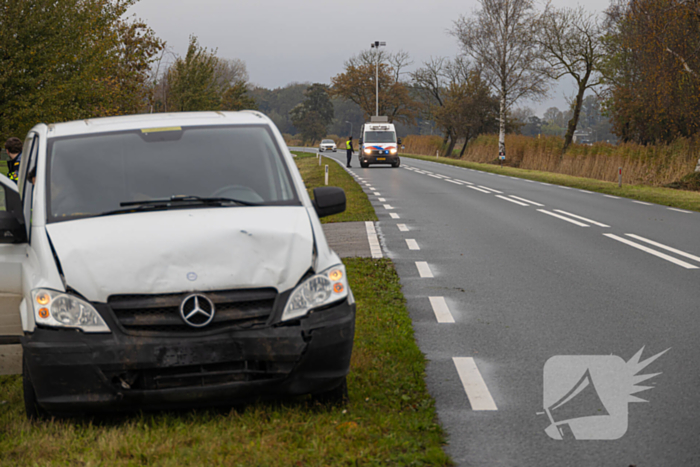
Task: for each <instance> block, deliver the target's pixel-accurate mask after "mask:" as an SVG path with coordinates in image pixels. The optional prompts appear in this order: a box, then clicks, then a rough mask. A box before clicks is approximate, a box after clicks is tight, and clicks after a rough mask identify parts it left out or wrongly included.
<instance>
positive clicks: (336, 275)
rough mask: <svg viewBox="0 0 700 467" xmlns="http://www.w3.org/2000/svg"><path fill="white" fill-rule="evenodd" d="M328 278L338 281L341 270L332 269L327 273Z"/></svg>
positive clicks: (340, 276) (341, 273) (341, 276)
mask: <svg viewBox="0 0 700 467" xmlns="http://www.w3.org/2000/svg"><path fill="white" fill-rule="evenodd" d="M328 278H329V279H330V280H332V281H333V282H335V281H339V280H340V279H342V278H343V271H341V270H340V269H334V270H332V271H331V272H330V273H329V274H328Z"/></svg>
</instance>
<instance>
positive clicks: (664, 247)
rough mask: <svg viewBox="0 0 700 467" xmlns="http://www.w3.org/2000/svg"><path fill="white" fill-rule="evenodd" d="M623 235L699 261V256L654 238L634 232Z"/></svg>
mask: <svg viewBox="0 0 700 467" xmlns="http://www.w3.org/2000/svg"><path fill="white" fill-rule="evenodd" d="M625 235H626V236H628V237H632V238H634V239H635V240H639V241H641V242H645V243H648V244H649V245H654V246H655V247H658V248H662V249H664V250H666V251H670V252H671V253H675V254H677V255H680V256H684V257H686V258H688V259H692V260H694V261H698V262H700V257H698V256H695V255H691V254H690V253H686V252H685V251H681V250H677V249H675V248H672V247H670V246H668V245H664V244H663V243H659V242H655V241H654V240H649V239H648V238H644V237H640V236H639V235H635V234H625Z"/></svg>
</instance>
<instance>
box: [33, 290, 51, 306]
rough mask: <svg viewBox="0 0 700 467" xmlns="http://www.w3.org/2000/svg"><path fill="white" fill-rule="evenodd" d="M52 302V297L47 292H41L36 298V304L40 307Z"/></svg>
mask: <svg viewBox="0 0 700 467" xmlns="http://www.w3.org/2000/svg"><path fill="white" fill-rule="evenodd" d="M50 301H51V296H50V295H49V294H47V293H46V292H40V293H38V294H37V296H36V302H37V303H38V304H39V305H48V304H49V302H50Z"/></svg>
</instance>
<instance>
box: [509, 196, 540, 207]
mask: <svg viewBox="0 0 700 467" xmlns="http://www.w3.org/2000/svg"><path fill="white" fill-rule="evenodd" d="M510 197H511V198H515V199H519V200H520V201H522V202H524V203H530V204H534V205H535V206H540V207H542V206H544V204H540V203H535V202H534V201H530V200H529V199H525V198H521V197H520V196H515V195H510Z"/></svg>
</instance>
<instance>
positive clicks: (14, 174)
mask: <svg viewBox="0 0 700 467" xmlns="http://www.w3.org/2000/svg"><path fill="white" fill-rule="evenodd" d="M7 178H9V179H10V180H13V181H15V182H16V181H18V180H19V175H18V174H17V172H10V173H9V174H7Z"/></svg>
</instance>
